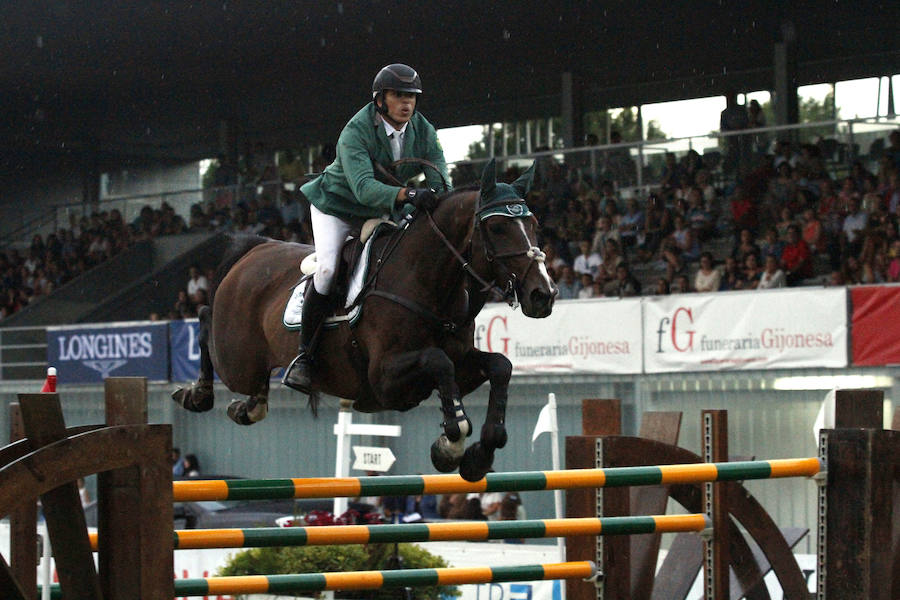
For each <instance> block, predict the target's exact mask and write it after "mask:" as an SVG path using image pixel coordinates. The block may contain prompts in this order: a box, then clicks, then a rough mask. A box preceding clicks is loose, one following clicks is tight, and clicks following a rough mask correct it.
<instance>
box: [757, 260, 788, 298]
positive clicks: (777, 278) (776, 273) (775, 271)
mask: <svg viewBox="0 0 900 600" xmlns="http://www.w3.org/2000/svg"><path fill="white" fill-rule="evenodd" d="M786 283H787V280H786V278H785V276H784V271H782V270H781V269H779V268H778V259H777V258H775V255H774V254H767V255H766V266H765V269H764V270H763V272H762V274H761V275H760V277H759V285H757V286H756V289H758V290H768V289H774V288H782V287H784V286H785V284H786Z"/></svg>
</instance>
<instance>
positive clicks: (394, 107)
mask: <svg viewBox="0 0 900 600" xmlns="http://www.w3.org/2000/svg"><path fill="white" fill-rule="evenodd" d="M384 104H385V105H386V106H387V119H388V122H389V123H390V124H391V125H392V126H393V127H394V128H395V129H398V128H400V127H403V125H405V124H406V123H408V122H409V120H410V119H411V118H412V116H413V111H414V110H415V109H416V95H415V94H414V93H412V92H395V91H394V90H387V91H386V92H385V93H384Z"/></svg>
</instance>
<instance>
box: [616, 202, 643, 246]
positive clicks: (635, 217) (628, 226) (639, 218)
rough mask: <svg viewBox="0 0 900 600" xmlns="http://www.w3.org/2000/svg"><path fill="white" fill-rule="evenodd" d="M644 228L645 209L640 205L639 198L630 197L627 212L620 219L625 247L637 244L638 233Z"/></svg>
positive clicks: (620, 231) (620, 233)
mask: <svg viewBox="0 0 900 600" xmlns="http://www.w3.org/2000/svg"><path fill="white" fill-rule="evenodd" d="M643 229H644V211H642V210H641V209H640V208H639V207H638V203H637V199H635V198H629V199H628V202H627V203H626V209H625V214H624V215H622V218H621V220H620V221H619V227H618V231H619V237H620V239H621V240H622V246H623V247H624V248H625V249H628V248H634V247H635V246H637V238H638V234H639V233H640V232H641V231H642V230H643Z"/></svg>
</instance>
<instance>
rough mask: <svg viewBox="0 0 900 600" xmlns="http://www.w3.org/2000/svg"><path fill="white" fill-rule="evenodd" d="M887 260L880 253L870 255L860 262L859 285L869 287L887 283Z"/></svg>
mask: <svg viewBox="0 0 900 600" xmlns="http://www.w3.org/2000/svg"><path fill="white" fill-rule="evenodd" d="M888 277H889V276H888V272H887V259H886V257H885V254H884V253H883V252H881V251H878V252H875V253H870V254H869V255H868V256H867V257H865V258H864V259H863V260H862V267H861V274H860V283H862V284H864V285H871V284H875V283H884V282H886V281H888Z"/></svg>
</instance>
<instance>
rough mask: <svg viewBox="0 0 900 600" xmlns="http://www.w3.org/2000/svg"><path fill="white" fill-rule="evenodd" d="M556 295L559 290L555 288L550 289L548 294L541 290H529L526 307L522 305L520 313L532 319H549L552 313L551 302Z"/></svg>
mask: <svg viewBox="0 0 900 600" xmlns="http://www.w3.org/2000/svg"><path fill="white" fill-rule="evenodd" d="M558 293H559V290H557V289H556V287H553V288H551V289H550V290H549V292H548V291H547V290H543V289H541V288H535V289H533V290H531V293H530V294H528V303H527V306H526V304H525V303H523V304H522V312H523V313H525V316H528V317H532V318H534V319H543V318H544V317H549V316H550V313H551V312H553V301H554V300H555V299H556V295H557V294H558Z"/></svg>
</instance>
